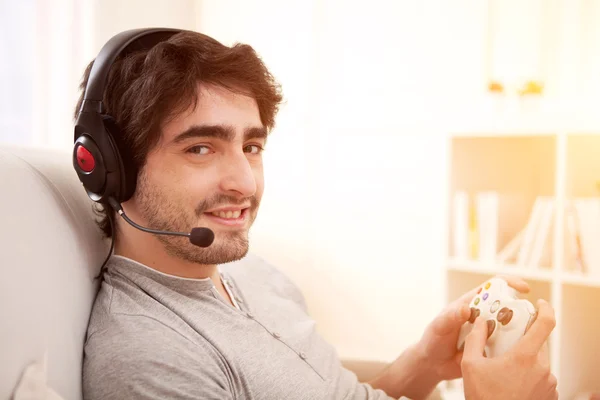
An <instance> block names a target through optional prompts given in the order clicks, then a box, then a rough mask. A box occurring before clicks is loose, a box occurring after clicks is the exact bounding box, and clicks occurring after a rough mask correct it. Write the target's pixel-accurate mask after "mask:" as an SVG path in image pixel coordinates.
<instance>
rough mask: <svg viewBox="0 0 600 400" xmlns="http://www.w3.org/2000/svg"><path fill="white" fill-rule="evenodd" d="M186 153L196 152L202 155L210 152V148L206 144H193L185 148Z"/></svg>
mask: <svg viewBox="0 0 600 400" xmlns="http://www.w3.org/2000/svg"><path fill="white" fill-rule="evenodd" d="M186 153H192V154H198V155H199V156H204V155H207V154H208V153H210V148H209V147H208V146H201V145H198V146H194V147H190V148H189V149H187V150H186Z"/></svg>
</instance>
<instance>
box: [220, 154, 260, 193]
mask: <svg viewBox="0 0 600 400" xmlns="http://www.w3.org/2000/svg"><path fill="white" fill-rule="evenodd" d="M222 171H223V173H222V178H221V190H223V191H224V192H226V193H229V194H232V195H234V196H237V197H250V196H254V194H255V193H256V178H255V176H254V170H253V168H252V166H251V165H250V162H249V161H248V158H246V155H245V153H239V154H238V153H236V154H232V155H230V156H228V157H224V160H223V165H222Z"/></svg>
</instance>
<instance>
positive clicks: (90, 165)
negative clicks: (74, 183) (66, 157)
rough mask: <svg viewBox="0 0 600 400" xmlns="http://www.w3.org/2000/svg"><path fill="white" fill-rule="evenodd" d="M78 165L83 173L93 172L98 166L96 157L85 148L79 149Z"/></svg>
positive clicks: (80, 147)
mask: <svg viewBox="0 0 600 400" xmlns="http://www.w3.org/2000/svg"><path fill="white" fill-rule="evenodd" d="M77 165H79V168H81V170H82V171H83V172H92V171H93V170H94V167H95V166H96V160H95V159H94V156H93V155H92V153H90V151H89V150H88V149H86V148H85V147H83V146H79V147H78V148H77Z"/></svg>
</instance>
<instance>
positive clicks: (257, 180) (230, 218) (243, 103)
mask: <svg viewBox="0 0 600 400" xmlns="http://www.w3.org/2000/svg"><path fill="white" fill-rule="evenodd" d="M198 90H199V96H198V103H197V106H196V108H195V109H193V110H192V109H190V110H188V111H186V112H185V113H183V114H182V115H179V116H178V117H177V118H175V119H174V120H172V121H169V122H167V123H166V124H165V125H164V126H163V129H162V135H161V139H160V142H159V144H158V145H157V146H156V148H155V149H153V150H152V151H151V152H150V154H149V155H148V158H147V163H146V165H145V166H144V168H143V169H142V171H141V173H140V175H139V177H138V186H137V189H136V193H135V195H134V197H133V199H132V203H133V207H135V208H136V212H137V213H138V214H139V215H140V216H141V217H142V218H144V219H145V220H146V221H147V223H148V224H149V225H150V227H152V228H154V229H162V230H169V231H179V232H189V231H190V230H191V229H192V228H193V227H197V226H200V227H202V226H204V227H208V228H210V229H211V230H213V231H214V233H215V240H214V242H213V244H212V245H211V246H210V247H207V248H200V247H196V246H194V245H192V244H191V243H190V242H189V240H188V239H187V238H182V237H173V236H157V237H158V238H159V240H160V241H161V242H162V243H163V244H164V245H165V247H166V250H167V252H168V253H169V254H171V255H173V256H176V257H179V258H181V259H184V260H186V261H191V262H194V263H199V264H221V263H225V262H230V261H234V260H237V259H240V258H242V257H243V256H244V255H245V254H246V253H247V251H248V230H249V228H250V226H251V225H252V223H253V222H254V219H255V218H256V214H257V211H258V206H259V203H260V200H261V197H262V193H263V187H264V179H263V163H262V154H261V152H262V148H263V147H264V146H265V141H266V134H267V132H266V129H265V128H264V127H263V125H262V123H261V120H260V116H259V111H258V106H257V104H256V101H255V100H254V99H253V98H251V97H247V96H243V95H239V94H234V93H232V92H230V91H228V90H226V89H223V88H220V87H215V86H207V85H201V86H199V89H198Z"/></svg>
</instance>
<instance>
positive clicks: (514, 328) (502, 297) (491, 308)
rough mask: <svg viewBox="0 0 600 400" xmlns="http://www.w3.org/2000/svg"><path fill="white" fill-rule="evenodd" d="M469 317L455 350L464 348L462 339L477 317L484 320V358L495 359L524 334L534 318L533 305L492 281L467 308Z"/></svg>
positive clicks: (496, 280)
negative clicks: (486, 329) (485, 326)
mask: <svg viewBox="0 0 600 400" xmlns="http://www.w3.org/2000/svg"><path fill="white" fill-rule="evenodd" d="M469 306H470V308H471V316H470V317H469V321H467V322H465V324H464V325H463V326H462V328H461V330H460V334H459V336H458V343H457V348H458V349H459V350H462V349H463V348H464V343H465V337H466V336H467V335H468V334H469V332H471V330H472V329H473V323H474V322H475V319H476V318H477V317H481V318H483V319H484V320H485V321H487V327H488V339H487V342H486V345H485V354H486V356H487V357H490V358H491V357H496V356H499V355H502V354H504V353H505V352H506V351H508V350H509V349H510V348H511V347H512V346H513V345H514V344H515V343H517V342H518V341H519V339H520V338H521V337H522V336H523V335H524V334H525V332H527V330H528V329H529V327H530V326H531V324H532V323H533V322H534V321H535V318H536V317H537V312H536V310H535V307H534V306H533V304H531V303H530V302H529V301H527V300H524V299H518V298H517V291H516V290H515V289H513V288H511V287H510V286H508V283H507V282H506V281H505V280H504V279H500V278H492V279H490V280H489V281H487V282H485V283H484V284H483V285H481V287H480V288H479V290H478V292H477V294H476V295H475V297H474V298H473V300H471V304H470V305H469Z"/></svg>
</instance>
